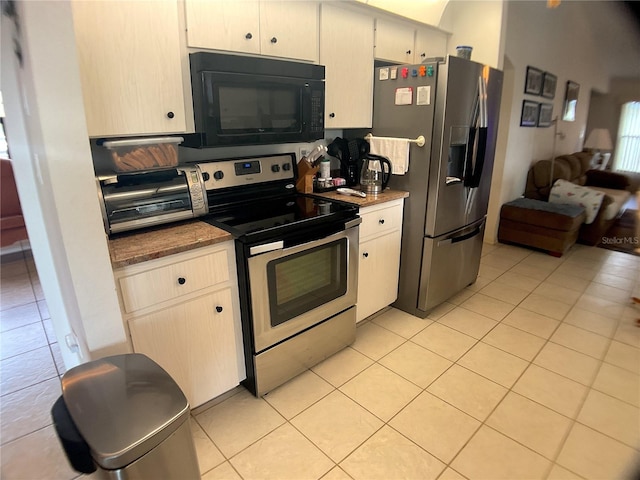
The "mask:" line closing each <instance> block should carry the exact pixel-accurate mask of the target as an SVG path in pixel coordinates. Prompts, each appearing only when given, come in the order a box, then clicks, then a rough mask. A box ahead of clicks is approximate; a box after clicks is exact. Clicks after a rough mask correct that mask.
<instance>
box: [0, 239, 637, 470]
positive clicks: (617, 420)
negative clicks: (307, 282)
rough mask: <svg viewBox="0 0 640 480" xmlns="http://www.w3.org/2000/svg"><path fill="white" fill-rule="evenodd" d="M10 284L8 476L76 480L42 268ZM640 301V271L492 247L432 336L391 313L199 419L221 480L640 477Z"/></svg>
mask: <svg viewBox="0 0 640 480" xmlns="http://www.w3.org/2000/svg"><path fill="white" fill-rule="evenodd" d="M8 260H12V261H8ZM1 272H2V290H1V308H2V311H1V317H0V327H1V334H2V337H1V341H2V344H1V346H2V350H1V374H2V382H1V395H2V397H1V398H0V401H1V415H2V417H1V435H2V446H1V447H0V456H1V462H2V467H1V476H2V478H3V479H5V480H11V479H28V480H31V479H37V478H47V479H71V478H74V477H76V476H77V475H76V474H75V473H74V472H73V471H72V470H71V469H70V468H69V467H68V466H67V464H66V461H65V459H64V457H63V454H62V452H61V450H60V448H59V446H58V444H57V440H56V438H55V433H54V431H53V427H52V426H51V420H50V417H49V409H50V407H51V404H52V403H53V401H54V400H55V398H57V396H58V395H59V394H60V387H59V375H61V374H62V373H63V371H64V367H63V365H62V363H61V361H60V355H59V351H58V349H57V344H56V342H55V338H54V337H53V335H52V334H51V325H50V320H49V318H48V317H49V315H48V312H47V309H46V303H45V302H44V300H43V296H42V292H41V289H40V287H39V283H38V279H37V275H36V273H35V268H34V267H33V261H32V259H31V258H30V257H29V255H28V254H26V255H25V256H24V257H18V258H16V257H15V256H14V257H11V258H3V263H2V265H1ZM636 289H640V257H634V256H630V255H626V254H622V253H616V252H610V251H606V250H602V249H597V248H589V247H584V246H575V247H574V248H572V250H571V251H570V252H569V254H567V255H566V256H564V257H563V258H560V259H558V258H554V257H550V256H547V255H544V254H540V253H537V252H532V251H530V250H525V249H520V248H516V247H512V246H506V245H495V246H492V245H486V246H485V249H484V252H483V257H482V263H481V268H480V276H479V277H478V280H477V282H476V283H475V284H473V285H472V286H470V287H469V288H467V289H466V290H464V291H463V292H461V293H459V294H458V295H456V296H455V297H453V298H451V299H450V301H449V302H447V303H445V304H443V305H441V306H440V307H438V308H437V309H436V310H435V311H433V312H432V314H431V315H430V317H429V318H427V319H424V320H423V319H419V318H416V317H413V316H411V315H408V314H406V313H404V312H401V311H399V310H395V309H388V310H386V311H384V312H383V313H381V314H380V315H378V316H376V317H374V318H371V319H369V320H368V321H365V322H363V323H362V324H360V325H359V326H358V334H357V340H356V342H355V343H354V345H352V346H351V347H349V348H347V349H345V350H343V351H342V352H339V353H338V354H336V355H334V356H333V357H331V358H329V359H327V360H326V361H324V362H323V363H321V364H319V365H317V366H316V367H315V368H313V369H312V370H310V371H308V372H306V373H304V374H302V375H300V376H298V377H297V378H295V379H293V380H291V381H290V382H288V383H287V384H285V385H283V386H282V387H280V388H278V389H276V390H275V391H273V392H271V393H269V394H268V395H266V396H265V397H264V398H261V399H257V398H254V397H252V396H251V395H250V394H249V393H248V392H247V391H246V390H244V389H242V388H241V387H240V388H238V389H236V390H234V391H233V392H231V393H230V394H229V395H227V396H226V398H225V399H224V400H220V399H219V401H217V402H211V404H209V405H205V406H203V407H200V408H198V409H196V410H194V412H193V416H192V429H193V433H194V438H195V441H196V448H197V450H198V456H199V460H200V467H201V471H202V473H203V479H205V480H214V479H240V478H244V479H248V478H272V479H285V478H291V479H304V478H309V479H317V478H324V479H334V480H335V479H348V478H353V479H377V478H380V479H399V478H415V479H431V478H433V479H435V478H439V479H460V478H469V479H475V478H487V479H497V478H504V479H524V478H527V479H528V478H549V479H560V478H565V479H573V478H594V479H614V478H631V477H632V476H633V475H638V468H639V466H640V461H639V457H640V453H639V448H640V413H639V412H640V328H638V327H636V325H635V320H636V318H637V317H639V316H640V308H637V307H634V306H632V305H631V304H630V302H629V297H630V296H631V294H632V292H634V291H636ZM636 478H637V477H636Z"/></svg>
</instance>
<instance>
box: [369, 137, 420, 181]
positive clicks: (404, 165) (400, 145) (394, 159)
mask: <svg viewBox="0 0 640 480" xmlns="http://www.w3.org/2000/svg"><path fill="white" fill-rule="evenodd" d="M410 144H411V143H410V142H409V140H408V139H405V138H389V137H373V136H372V137H370V138H369V145H370V146H371V148H370V151H371V153H373V154H375V155H381V156H383V157H387V158H388V159H389V161H390V162H391V167H392V168H391V173H393V174H394V175H404V174H405V173H407V171H408V170H409V146H410Z"/></svg>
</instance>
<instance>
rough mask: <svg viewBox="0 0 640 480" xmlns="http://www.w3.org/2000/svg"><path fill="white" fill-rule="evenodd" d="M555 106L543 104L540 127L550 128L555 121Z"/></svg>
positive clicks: (539, 121)
mask: <svg viewBox="0 0 640 480" xmlns="http://www.w3.org/2000/svg"><path fill="white" fill-rule="evenodd" d="M552 116H553V104H552V103H541V104H540V111H539V112H538V126H539V127H550V126H551V122H552V121H553V117H552Z"/></svg>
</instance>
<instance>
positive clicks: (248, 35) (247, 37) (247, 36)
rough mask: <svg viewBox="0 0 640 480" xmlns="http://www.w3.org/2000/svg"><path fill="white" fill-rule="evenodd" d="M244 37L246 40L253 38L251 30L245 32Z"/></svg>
mask: <svg viewBox="0 0 640 480" xmlns="http://www.w3.org/2000/svg"><path fill="white" fill-rule="evenodd" d="M244 38H246V39H247V40H251V39H252V38H253V35H251V32H249V33H247V34H246V35H245V36H244Z"/></svg>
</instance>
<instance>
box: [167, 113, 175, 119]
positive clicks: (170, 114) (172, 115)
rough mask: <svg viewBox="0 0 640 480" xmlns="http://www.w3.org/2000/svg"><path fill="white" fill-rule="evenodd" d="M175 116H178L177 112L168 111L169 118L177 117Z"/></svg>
mask: <svg viewBox="0 0 640 480" xmlns="http://www.w3.org/2000/svg"><path fill="white" fill-rule="evenodd" d="M175 116H176V114H175V113H173V112H168V113H167V117H168V118H173V117H175Z"/></svg>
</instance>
